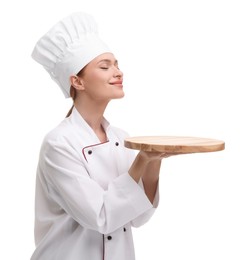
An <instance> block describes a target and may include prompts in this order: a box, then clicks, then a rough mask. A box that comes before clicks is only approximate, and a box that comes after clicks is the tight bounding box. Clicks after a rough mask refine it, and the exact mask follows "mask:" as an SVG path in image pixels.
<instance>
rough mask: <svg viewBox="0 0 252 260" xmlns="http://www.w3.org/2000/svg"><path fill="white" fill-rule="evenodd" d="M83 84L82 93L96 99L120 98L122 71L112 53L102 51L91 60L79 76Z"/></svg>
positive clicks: (122, 93) (121, 93)
mask: <svg viewBox="0 0 252 260" xmlns="http://www.w3.org/2000/svg"><path fill="white" fill-rule="evenodd" d="M80 77H81V79H82V80H83V84H84V88H85V90H84V93H85V94H86V95H88V96H89V97H90V98H92V99H94V100H98V101H109V100H111V99H116V98H122V97H123V96H124V92H123V73H122V72H121V71H120V70H119V68H118V62H117V60H116V59H115V57H114V55H113V54H112V53H104V54H101V55H99V56H98V57H96V58H95V59H94V60H92V61H91V62H90V63H89V64H88V65H87V66H86V67H85V69H84V71H83V74H82V75H81V76H80Z"/></svg>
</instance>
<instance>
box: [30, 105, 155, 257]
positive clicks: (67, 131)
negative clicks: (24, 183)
mask: <svg viewBox="0 0 252 260" xmlns="http://www.w3.org/2000/svg"><path fill="white" fill-rule="evenodd" d="M103 128H104V129H105V131H106V134H107V138H108V141H107V142H104V143H101V142H100V141H99V139H98V138H97V136H96V135H95V133H94V132H93V130H92V129H91V128H90V126H89V125H88V124H87V123H86V122H85V120H84V119H83V118H82V117H81V115H80V114H79V113H78V111H77V110H76V108H74V109H73V112H72V114H71V115H70V117H68V118H65V119H64V120H63V121H62V123H61V124H60V125H59V126H57V127H56V128H55V129H54V130H52V131H51V132H50V133H48V134H47V135H46V137H45V139H44V141H43V144H42V147H41V152H40V158H39V163H38V169H37V178H36V199H35V201H36V203H35V243H36V249H35V251H34V253H33V255H32V257H31V260H133V259H135V256H134V246H133V239H132V233H131V226H135V227H138V226H140V225H142V224H144V223H145V222H147V221H148V220H149V219H150V217H151V216H152V215H153V213H154V211H155V208H156V207H157V205H158V200H159V198H158V197H159V196H158V191H157V193H156V196H155V200H154V203H153V204H151V203H150V201H149V200H148V198H147V196H146V194H145V193H144V188H143V185H142V183H141V182H140V183H139V184H137V183H136V182H135V181H134V180H133V179H132V177H131V176H130V175H129V174H128V170H129V167H130V166H131V164H132V161H133V160H134V157H135V155H134V152H133V151H132V150H129V149H127V148H125V147H124V138H125V137H126V136H127V134H126V133H125V132H124V131H122V130H120V129H118V128H115V127H112V126H110V125H109V123H108V122H107V121H106V120H105V119H104V120H103Z"/></svg>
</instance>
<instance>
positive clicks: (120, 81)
mask: <svg viewBox="0 0 252 260" xmlns="http://www.w3.org/2000/svg"><path fill="white" fill-rule="evenodd" d="M109 84H110V85H114V86H118V87H122V86H123V82H122V80H118V81H114V82H111V83H109Z"/></svg>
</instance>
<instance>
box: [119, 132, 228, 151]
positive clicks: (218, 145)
mask: <svg viewBox="0 0 252 260" xmlns="http://www.w3.org/2000/svg"><path fill="white" fill-rule="evenodd" d="M124 145H125V147H127V148H130V149H135V150H142V151H146V152H165V153H173V154H186V153H206V152H217V151H221V150H224V149H225V143H224V142H223V141H221V140H215V139H209V138H201V137H189V136H136V137H129V138H126V139H125V140H124Z"/></svg>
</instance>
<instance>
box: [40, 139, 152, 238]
mask: <svg viewBox="0 0 252 260" xmlns="http://www.w3.org/2000/svg"><path fill="white" fill-rule="evenodd" d="M39 167H40V174H43V178H41V179H45V180H46V186H47V190H48V193H49V194H48V195H49V196H50V197H51V199H52V200H53V201H55V202H56V203H57V204H58V205H60V207H62V208H63V209H64V211H65V212H67V214H69V215H70V216H71V217H72V218H73V219H75V221H77V222H78V223H79V224H80V225H82V226H83V227H86V228H89V229H93V230H96V231H98V232H100V233H104V234H107V233H110V232H113V231H114V230H116V229H118V228H119V227H122V226H123V225H125V224H127V223H129V222H130V221H132V220H134V219H137V218H138V217H140V216H141V218H143V214H144V212H147V211H149V210H150V211H152V208H153V205H152V204H151V203H150V201H149V200H148V198H147V196H146V195H145V193H144V190H143V189H142V188H141V187H140V186H139V185H138V184H137V183H136V182H135V181H134V180H133V179H132V178H131V177H130V175H129V174H128V173H125V174H122V175H120V176H119V177H117V178H116V179H114V180H113V181H112V182H111V183H110V184H109V186H108V189H107V190H104V189H102V188H101V187H100V185H99V184H97V183H96V182H95V181H93V180H92V179H91V178H90V177H89V175H88V173H87V171H86V170H85V167H84V165H83V163H82V162H81V160H80V158H79V155H78V154H77V152H76V151H75V150H74V149H73V148H72V147H71V146H70V145H69V144H67V143H66V142H56V141H46V142H45V143H44V145H43V146H42V149H41V154H40V162H39Z"/></svg>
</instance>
